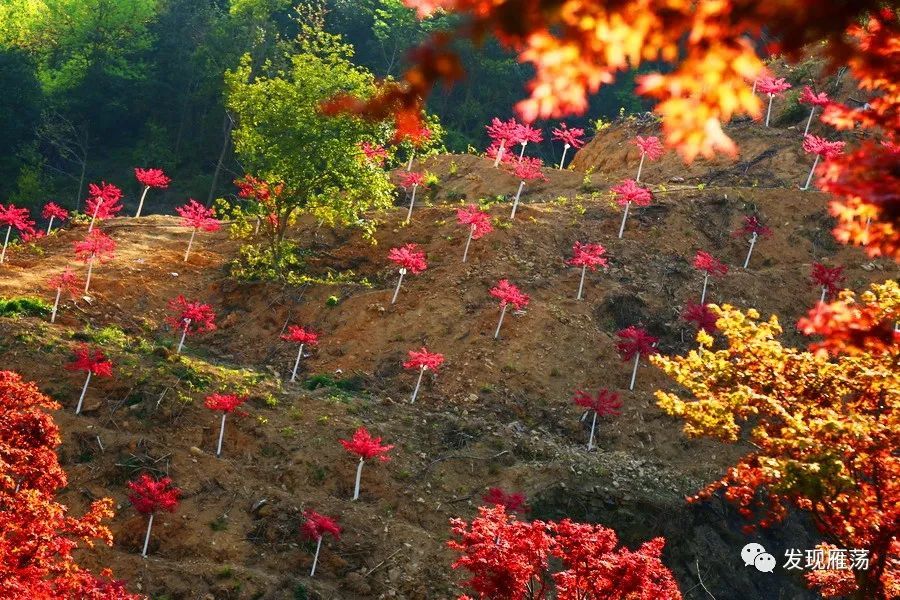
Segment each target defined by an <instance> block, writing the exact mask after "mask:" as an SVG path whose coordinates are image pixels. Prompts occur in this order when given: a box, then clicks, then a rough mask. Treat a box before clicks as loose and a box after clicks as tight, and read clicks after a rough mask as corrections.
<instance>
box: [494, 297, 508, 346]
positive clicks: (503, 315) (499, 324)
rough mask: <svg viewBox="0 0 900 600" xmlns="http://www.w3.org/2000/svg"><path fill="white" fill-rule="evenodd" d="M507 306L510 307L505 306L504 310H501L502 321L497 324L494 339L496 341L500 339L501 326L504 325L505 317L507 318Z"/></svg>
mask: <svg viewBox="0 0 900 600" xmlns="http://www.w3.org/2000/svg"><path fill="white" fill-rule="evenodd" d="M507 306H509V304H504V305H503V308H502V309H501V310H500V320H499V321H498V322H497V331H495V332H494V339H495V340H496V339H497V338H498V337H500V326H501V325H503V317H505V316H506V307H507Z"/></svg>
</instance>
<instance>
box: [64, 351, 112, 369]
mask: <svg viewBox="0 0 900 600" xmlns="http://www.w3.org/2000/svg"><path fill="white" fill-rule="evenodd" d="M112 368H113V364H112V361H110V360H109V359H107V358H106V355H105V354H103V351H101V350H94V351H93V352H91V349H90V347H89V346H88V345H87V344H81V345H80V346H78V348H76V349H75V359H74V360H73V361H72V362H70V363H69V364H67V365H66V370H68V371H84V372H86V373H91V374H92V375H95V376H97V377H112Z"/></svg>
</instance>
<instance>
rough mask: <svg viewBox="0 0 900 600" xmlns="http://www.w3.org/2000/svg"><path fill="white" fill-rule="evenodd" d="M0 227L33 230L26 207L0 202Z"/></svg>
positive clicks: (32, 222) (23, 230) (24, 230)
mask: <svg viewBox="0 0 900 600" xmlns="http://www.w3.org/2000/svg"><path fill="white" fill-rule="evenodd" d="M0 227H10V228H12V229H16V230H18V231H20V232H24V233H28V232H31V231H33V230H34V221H32V220H31V218H30V215H29V213H28V209H27V208H17V207H16V206H14V205H12V204H9V205H7V206H3V205H2V204H0Z"/></svg>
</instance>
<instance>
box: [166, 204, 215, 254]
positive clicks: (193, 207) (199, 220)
mask: <svg viewBox="0 0 900 600" xmlns="http://www.w3.org/2000/svg"><path fill="white" fill-rule="evenodd" d="M175 212H177V213H178V214H179V215H180V216H181V226H182V227H190V228H191V239H190V241H189V242H188V247H187V250H186V251H185V253H184V262H187V259H188V255H189V254H190V253H191V246H193V245H194V236H196V235H197V232H198V231H206V232H209V233H212V232H213V231H218V230H219V228H220V227H221V223H219V220H218V219H217V218H216V217H215V211H214V210H213V209H211V208H206V207H205V206H203V205H202V204H200V203H199V202H197V201H196V200H194V199H193V198H191V199H190V200H189V201H188V203H187V204H185V205H184V206H178V207H176V208H175Z"/></svg>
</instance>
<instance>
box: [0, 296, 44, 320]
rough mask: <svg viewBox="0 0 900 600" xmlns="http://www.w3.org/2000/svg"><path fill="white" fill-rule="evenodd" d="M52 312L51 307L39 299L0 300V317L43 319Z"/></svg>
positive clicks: (25, 297)
mask: <svg viewBox="0 0 900 600" xmlns="http://www.w3.org/2000/svg"><path fill="white" fill-rule="evenodd" d="M52 310H53V307H52V306H50V305H49V304H47V303H46V302H44V301H43V300H41V299H40V298H32V297H29V296H16V297H14V298H0V317H44V316H47V315H49V314H50V311H52Z"/></svg>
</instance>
